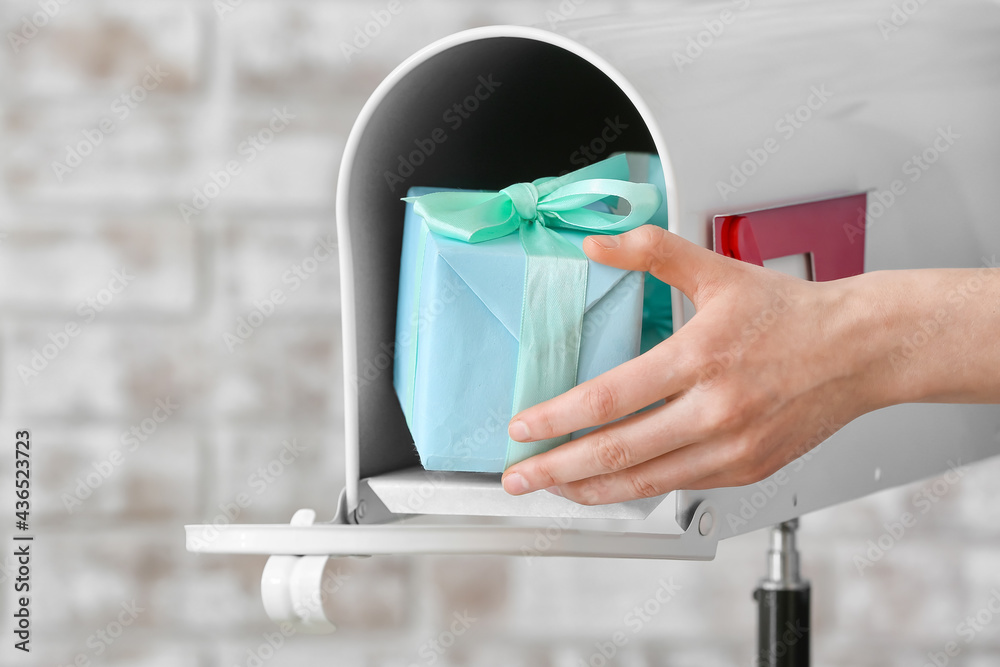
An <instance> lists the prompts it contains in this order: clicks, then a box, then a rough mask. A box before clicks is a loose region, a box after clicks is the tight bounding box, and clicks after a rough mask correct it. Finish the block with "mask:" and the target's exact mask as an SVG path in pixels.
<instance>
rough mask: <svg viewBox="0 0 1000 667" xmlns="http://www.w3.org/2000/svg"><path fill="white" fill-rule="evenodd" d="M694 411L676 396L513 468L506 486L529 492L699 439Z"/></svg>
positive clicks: (597, 473)
mask: <svg viewBox="0 0 1000 667" xmlns="http://www.w3.org/2000/svg"><path fill="white" fill-rule="evenodd" d="M696 409H697V408H696V407H693V406H692V405H691V404H690V402H689V401H684V400H683V399H678V400H677V401H676V402H671V403H668V404H667V405H664V406H660V407H657V408H653V409H652V410H648V411H646V412H642V413H639V414H637V415H635V416H634V417H629V418H628V419H623V420H621V421H618V422H614V423H613V424H608V425H607V426H605V427H603V428H600V429H598V430H596V431H594V432H592V433H588V434H587V435H585V436H583V437H581V438H577V439H576V440H570V441H569V442H567V443H565V444H562V445H560V446H559V447H556V448H554V449H551V450H549V451H547V452H543V453H542V454H537V455H535V456H533V457H531V458H529V459H526V460H524V461H522V462H520V463H518V464H515V465H513V466H511V467H510V468H508V469H507V471H506V472H505V473H504V477H503V482H504V488H505V489H506V490H507V491H508V492H509V493H513V494H515V495H519V494H521V493H530V492H531V491H537V490H539V489H547V488H549V487H552V486H560V485H563V484H569V483H570V482H575V481H578V480H582V479H586V478H588V477H594V476H600V475H605V474H608V473H612V472H617V471H619V470H623V469H625V468H628V467H630V466H635V465H638V464H641V463H643V462H645V461H649V460H650V459H653V458H655V457H657V456H659V455H661V454H663V453H664V452H668V451H672V450H674V449H677V448H678V447H682V446H684V445H687V444H689V443H691V442H693V441H694V440H695V438H696V435H697V434H696V433H695V432H693V430H692V425H694V424H696V423H698V420H697V419H695V418H694V417H695V415H694V412H695V410H696ZM682 429H684V430H682Z"/></svg>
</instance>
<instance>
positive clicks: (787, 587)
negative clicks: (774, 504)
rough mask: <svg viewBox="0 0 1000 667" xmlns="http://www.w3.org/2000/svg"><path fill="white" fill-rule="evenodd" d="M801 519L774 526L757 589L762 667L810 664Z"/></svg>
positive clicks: (758, 648) (758, 652) (807, 599)
mask: <svg viewBox="0 0 1000 667" xmlns="http://www.w3.org/2000/svg"><path fill="white" fill-rule="evenodd" d="M798 526H799V521H798V519H793V520H792V521H786V522H784V523H782V524H780V525H777V526H774V527H773V528H772V529H771V548H770V549H769V550H768V552H767V576H766V577H764V578H763V579H762V580H761V581H760V584H759V585H758V587H757V590H756V591H754V599H755V600H756V601H757V656H756V659H755V660H754V664H755V665H759V666H760V667H809V596H810V587H809V582H808V581H804V580H803V579H802V577H801V576H800V575H799V553H798V551H797V550H796V548H795V531H796V529H797V528H798Z"/></svg>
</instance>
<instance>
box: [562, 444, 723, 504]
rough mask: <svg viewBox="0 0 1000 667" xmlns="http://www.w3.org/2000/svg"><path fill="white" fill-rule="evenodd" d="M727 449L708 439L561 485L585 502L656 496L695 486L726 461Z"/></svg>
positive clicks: (566, 494)
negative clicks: (709, 441) (643, 461)
mask: <svg viewBox="0 0 1000 667" xmlns="http://www.w3.org/2000/svg"><path fill="white" fill-rule="evenodd" d="M724 461H725V453H724V452H723V451H721V450H720V448H719V447H716V446H714V445H712V444H708V443H695V444H691V445H688V446H686V447H681V448H679V449H676V450H674V451H671V452H668V453H666V454H663V455H661V456H658V457H656V458H655V459H651V460H649V461H646V462H645V463H641V464H639V465H637V466H633V467H631V468H627V469H625V470H620V471H618V472H613V473H609V474H607V475H599V476H597V477H591V478H589V479H585V480H581V481H578V482H571V483H569V484H564V485H562V486H560V487H559V492H560V494H561V495H562V496H563V497H565V498H568V499H569V500H572V501H573V502H576V503H579V504H581V505H606V504H610V503H620V502H625V501H628V500H635V499H637V498H652V497H655V496H660V495H663V494H665V493H669V492H671V491H676V490H677V489H687V488H691V485H692V484H693V483H695V482H697V481H698V480H700V479H702V478H704V477H705V476H706V475H709V474H711V473H712V472H713V471H715V470H718V469H719V466H720V465H722V464H724Z"/></svg>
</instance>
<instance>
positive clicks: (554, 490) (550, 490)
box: [545, 486, 563, 498]
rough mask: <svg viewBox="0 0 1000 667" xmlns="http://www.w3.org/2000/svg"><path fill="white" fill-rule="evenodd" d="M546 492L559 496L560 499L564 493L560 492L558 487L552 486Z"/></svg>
mask: <svg viewBox="0 0 1000 667" xmlns="http://www.w3.org/2000/svg"><path fill="white" fill-rule="evenodd" d="M545 490H546V491H548V492H549V493H551V494H552V495H554V496H559V497H560V498H562V497H563V494H562V491H560V490H559V487H558V486H550V487H549V488H547V489H545Z"/></svg>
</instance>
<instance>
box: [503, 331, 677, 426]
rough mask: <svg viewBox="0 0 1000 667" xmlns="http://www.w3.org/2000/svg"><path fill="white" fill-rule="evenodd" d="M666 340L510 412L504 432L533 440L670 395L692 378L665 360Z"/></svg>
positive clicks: (668, 347) (619, 414) (668, 351)
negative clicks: (537, 401)
mask: <svg viewBox="0 0 1000 667" xmlns="http://www.w3.org/2000/svg"><path fill="white" fill-rule="evenodd" d="M675 347H676V346H675V345H671V344H670V342H669V341H667V342H665V343H662V344H660V345H659V346H657V347H656V348H654V349H652V350H650V351H649V352H647V353H646V354H644V355H642V356H639V357H636V358H635V359H631V360H629V361H627V362H625V363H624V364H622V365H620V366H618V367H616V368H613V369H611V370H610V371H608V372H606V373H603V374H601V375H599V376H597V377H596V378H593V379H591V380H587V381H586V382H584V383H582V384H579V385H577V386H576V387H573V388H572V389H570V390H569V391H567V392H566V393H564V394H561V395H559V396H556V397H555V398H551V399H549V400H547V401H545V402H543V403H539V404H538V405H535V406H532V407H530V408H528V409H526V410H522V411H521V412H520V413H518V414H516V415H514V418H513V419H511V422H510V426H509V427H508V432H509V434H510V437H511V438H512V439H514V440H516V441H518V442H533V441H536V440H544V439H546V438H554V437H556V436H560V435H565V434H567V433H572V432H573V431H579V430H580V429H584V428H590V427H592V426H600V425H601V424H606V423H608V422H610V421H613V420H615V419H619V418H621V417H624V416H626V415H630V414H632V413H633V412H635V411H637V410H641V409H642V408H644V407H646V406H648V405H651V404H653V403H655V402H656V401H659V400H661V399H663V398H667V397H668V396H672V395H674V394H676V393H677V392H679V391H681V390H683V389H684V388H685V387H687V386H690V385H691V384H693V382H694V377H693V376H692V374H691V373H690V372H689V371H688V370H686V369H687V365H684V366H682V365H681V364H678V363H671V360H670V358H671V356H672V350H674V348H675Z"/></svg>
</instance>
